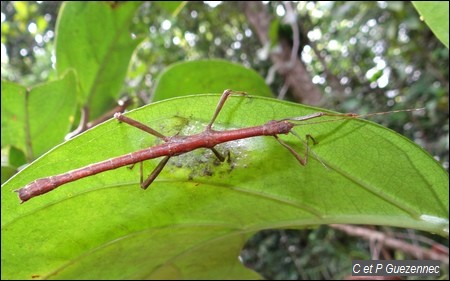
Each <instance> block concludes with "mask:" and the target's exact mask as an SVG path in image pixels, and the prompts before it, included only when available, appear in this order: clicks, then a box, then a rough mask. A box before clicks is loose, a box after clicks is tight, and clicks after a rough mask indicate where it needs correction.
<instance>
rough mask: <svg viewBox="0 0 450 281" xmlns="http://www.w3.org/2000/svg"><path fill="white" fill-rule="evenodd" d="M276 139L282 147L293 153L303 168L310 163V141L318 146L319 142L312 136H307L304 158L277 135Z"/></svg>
mask: <svg viewBox="0 0 450 281" xmlns="http://www.w3.org/2000/svg"><path fill="white" fill-rule="evenodd" d="M291 133H292V131H291ZM274 137H275V139H276V140H277V141H278V142H279V143H280V144H281V145H282V146H284V147H285V148H286V149H287V150H289V152H290V153H292V155H294V157H295V159H297V160H298V162H299V163H300V164H301V165H302V166H305V165H306V164H307V163H308V154H309V144H308V140H309V139H311V140H312V141H313V144H317V141H316V140H315V139H314V138H313V137H312V136H311V135H310V134H308V135H306V144H305V152H304V157H302V156H300V154H298V153H297V151H295V150H294V149H293V148H292V147H291V146H289V145H288V144H287V143H285V142H284V141H283V140H282V139H280V138H279V137H278V136H277V135H274Z"/></svg>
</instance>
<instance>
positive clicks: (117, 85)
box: [56, 1, 141, 119]
mask: <svg viewBox="0 0 450 281" xmlns="http://www.w3.org/2000/svg"><path fill="white" fill-rule="evenodd" d="M139 5H140V2H136V1H131V2H126V3H122V4H120V5H117V6H116V5H113V6H111V5H108V4H107V3H106V2H65V3H64V4H63V5H62V7H61V10H60V13H59V15H58V22H57V26H56V34H57V36H56V58H57V63H56V69H57V71H58V73H59V74H61V73H64V72H65V71H66V70H67V69H75V70H76V73H77V75H78V77H79V83H80V88H81V97H80V103H81V104H82V105H84V106H87V107H88V108H89V111H90V119H95V118H96V117H98V116H100V115H101V114H103V113H104V112H105V111H107V109H110V108H111V106H112V105H115V104H116V101H117V99H118V97H119V96H120V90H121V87H122V84H123V81H124V79H125V75H126V72H127V69H128V64H129V61H130V59H131V55H132V54H133V51H134V49H135V48H136V46H137V45H138V44H139V43H140V42H141V40H133V39H131V33H130V31H129V30H128V29H129V26H130V23H131V20H132V18H133V16H134V13H135V11H136V9H137V8H138V7H139Z"/></svg>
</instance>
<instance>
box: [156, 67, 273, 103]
mask: <svg viewBox="0 0 450 281" xmlns="http://www.w3.org/2000/svg"><path fill="white" fill-rule="evenodd" d="M174 81H176V83H174ZM225 89H233V90H237V91H245V92H247V93H249V94H252V95H258V96H265V97H271V96H272V92H271V90H270V88H269V87H268V86H267V85H266V83H265V81H264V79H263V78H262V77H261V76H260V75H259V74H258V73H257V72H256V71H254V70H252V69H249V68H246V67H244V66H242V65H239V64H236V63H230V62H227V61H224V60H200V61H189V62H182V63H176V64H173V65H172V66H171V67H168V68H167V69H166V70H165V71H164V72H163V73H162V74H161V76H160V77H159V78H158V82H157V85H156V87H155V92H154V97H153V100H154V101H160V100H164V99H168V98H173V97H179V96H186V95H192V94H199V93H208V92H217V93H219V92H223V91H224V90H225Z"/></svg>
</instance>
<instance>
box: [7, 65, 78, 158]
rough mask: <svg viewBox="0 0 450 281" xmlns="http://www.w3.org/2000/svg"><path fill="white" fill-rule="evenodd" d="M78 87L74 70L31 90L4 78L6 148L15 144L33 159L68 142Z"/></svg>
mask: <svg viewBox="0 0 450 281" xmlns="http://www.w3.org/2000/svg"><path fill="white" fill-rule="evenodd" d="M76 88H77V87H76V79H75V75H74V73H73V72H69V73H67V74H66V75H65V76H63V77H61V79H59V80H56V81H52V82H48V83H45V84H41V85H38V86H35V87H33V88H31V89H27V88H25V87H22V86H19V85H16V84H13V83H10V82H5V81H2V113H1V114H2V147H5V146H8V145H9V146H14V147H16V148H18V149H20V150H22V151H24V152H25V153H26V155H27V159H28V160H29V161H31V160H33V159H35V158H37V157H38V156H40V155H42V154H43V153H45V152H46V151H48V150H49V149H50V148H52V147H54V146H55V145H57V144H59V143H61V142H62V141H64V136H65V135H66V134H67V133H68V132H69V130H70V127H71V125H72V122H73V118H74V117H73V115H74V113H75V109H76V95H77V91H76ZM50 124H51V125H50ZM49 125H50V126H49Z"/></svg>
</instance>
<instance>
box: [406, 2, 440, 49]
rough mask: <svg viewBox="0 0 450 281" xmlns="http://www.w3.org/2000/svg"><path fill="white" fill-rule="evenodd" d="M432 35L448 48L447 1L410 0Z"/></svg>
mask: <svg viewBox="0 0 450 281" xmlns="http://www.w3.org/2000/svg"><path fill="white" fill-rule="evenodd" d="M412 3H413V5H414V7H415V8H416V10H417V11H418V12H419V14H420V15H421V16H422V17H423V20H425V22H426V23H427V25H428V26H429V27H430V29H431V30H432V31H433V33H434V35H436V37H437V38H438V39H439V40H441V42H442V43H443V44H444V45H445V46H446V47H447V48H448V28H449V27H448V25H449V20H448V6H449V4H448V2H447V1H412Z"/></svg>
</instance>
